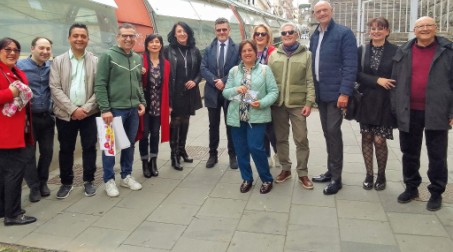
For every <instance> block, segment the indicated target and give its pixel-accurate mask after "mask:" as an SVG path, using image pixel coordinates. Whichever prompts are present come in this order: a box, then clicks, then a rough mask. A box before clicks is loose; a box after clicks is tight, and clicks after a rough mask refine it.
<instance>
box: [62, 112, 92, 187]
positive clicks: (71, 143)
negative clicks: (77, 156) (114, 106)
mask: <svg viewBox="0 0 453 252" xmlns="http://www.w3.org/2000/svg"><path fill="white" fill-rule="evenodd" d="M96 116H97V115H92V116H89V117H87V118H85V119H83V120H71V121H69V122H68V121H64V120H61V119H58V118H57V130H58V141H59V142H60V152H59V154H58V156H59V165H60V178H61V183H62V184H63V185H72V182H73V180H74V172H73V170H72V167H73V165H74V150H75V145H76V140H77V135H78V133H79V131H80V141H81V143H82V162H83V181H93V180H94V173H95V172H96V142H97V128H96Z"/></svg>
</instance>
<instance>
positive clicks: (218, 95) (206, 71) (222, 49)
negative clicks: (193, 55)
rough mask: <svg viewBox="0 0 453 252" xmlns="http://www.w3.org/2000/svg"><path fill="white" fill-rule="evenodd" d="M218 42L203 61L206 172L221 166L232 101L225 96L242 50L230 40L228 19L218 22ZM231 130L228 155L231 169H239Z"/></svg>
mask: <svg viewBox="0 0 453 252" xmlns="http://www.w3.org/2000/svg"><path fill="white" fill-rule="evenodd" d="M214 27H215V34H216V38H215V39H214V40H213V41H212V43H211V45H209V46H208V47H206V49H205V52H204V55H203V59H202V61H201V75H202V76H203V78H204V79H205V80H206V85H205V89H204V100H205V106H206V107H207V108H208V115H209V159H208V161H207V162H206V168H212V167H214V165H215V164H216V163H217V161H218V160H217V159H218V157H217V156H218V151H217V148H218V147H219V127H220V112H221V109H222V108H223V113H224V118H225V121H226V113H227V110H228V109H227V108H228V103H229V102H228V100H225V99H224V98H223V96H222V91H223V89H224V88H225V84H226V81H227V78H228V72H229V71H230V69H231V68H232V67H233V66H235V65H237V64H238V63H239V52H238V50H239V49H238V46H237V45H236V44H235V43H234V42H233V40H232V39H231V38H230V30H231V28H230V24H229V22H228V20H227V19H225V18H218V19H217V20H216V21H215V25H214ZM226 127H227V138H228V155H229V156H230V167H231V168H232V169H237V168H238V165H237V161H236V153H235V151H234V147H233V141H232V139H231V135H230V127H228V126H226Z"/></svg>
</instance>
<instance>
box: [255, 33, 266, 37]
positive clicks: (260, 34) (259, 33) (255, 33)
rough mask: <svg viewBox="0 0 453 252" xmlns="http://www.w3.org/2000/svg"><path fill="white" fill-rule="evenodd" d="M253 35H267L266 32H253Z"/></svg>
mask: <svg viewBox="0 0 453 252" xmlns="http://www.w3.org/2000/svg"><path fill="white" fill-rule="evenodd" d="M253 35H255V37H258V36H261V37H266V36H267V32H255V33H254V34H253Z"/></svg>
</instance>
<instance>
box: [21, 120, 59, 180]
mask: <svg viewBox="0 0 453 252" xmlns="http://www.w3.org/2000/svg"><path fill="white" fill-rule="evenodd" d="M32 118H33V120H32V126H33V136H34V138H35V141H36V144H37V145H38V147H39V159H38V162H37V163H36V155H35V153H36V146H34V147H33V149H32V151H33V157H32V158H31V160H30V162H29V163H28V165H27V166H26V168H25V175H24V178H25V181H26V182H27V185H28V187H30V188H33V187H34V188H37V187H38V186H39V185H40V184H46V183H47V181H48V180H49V167H50V164H51V163H52V156H53V141H54V136H55V117H54V116H53V115H51V114H50V113H33V114H32Z"/></svg>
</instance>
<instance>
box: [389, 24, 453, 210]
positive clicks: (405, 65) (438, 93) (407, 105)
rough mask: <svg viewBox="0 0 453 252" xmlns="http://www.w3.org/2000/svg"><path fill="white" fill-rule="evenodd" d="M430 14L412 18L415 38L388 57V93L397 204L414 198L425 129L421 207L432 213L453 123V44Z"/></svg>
mask: <svg viewBox="0 0 453 252" xmlns="http://www.w3.org/2000/svg"><path fill="white" fill-rule="evenodd" d="M436 32H437V25H436V22H435V21H434V19H433V18H431V17H426V16H425V17H421V18H419V19H418V20H417V21H416V22H415V27H414V34H415V38H414V39H411V40H409V41H408V42H406V43H405V44H403V45H402V46H401V47H400V48H399V49H398V51H397V52H396V54H395V56H394V57H393V71H392V79H394V80H395V81H396V86H395V88H394V89H393V90H392V93H391V95H392V96H391V101H392V102H391V104H392V111H393V113H394V114H395V116H396V119H397V123H398V129H399V137H400V147H401V152H402V153H403V158H402V164H403V179H404V184H405V185H406V189H405V190H404V192H403V193H401V194H400V195H399V196H398V202H399V203H408V202H410V201H412V199H414V198H416V197H418V187H419V186H420V184H421V182H422V178H421V176H420V172H419V169H420V151H421V146H422V142H423V132H424V133H425V140H426V149H427V154H428V178H429V181H430V182H431V184H430V185H428V190H429V192H430V193H431V197H430V198H429V200H428V203H427V205H426V208H427V209H428V210H430V211H437V210H439V209H440V208H441V206H442V193H443V192H444V191H445V188H446V185H447V182H448V169H447V149H448V130H449V129H450V128H451V126H452V125H453V64H452V63H453V44H452V43H451V41H450V40H448V39H446V38H444V37H441V36H437V35H436Z"/></svg>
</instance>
